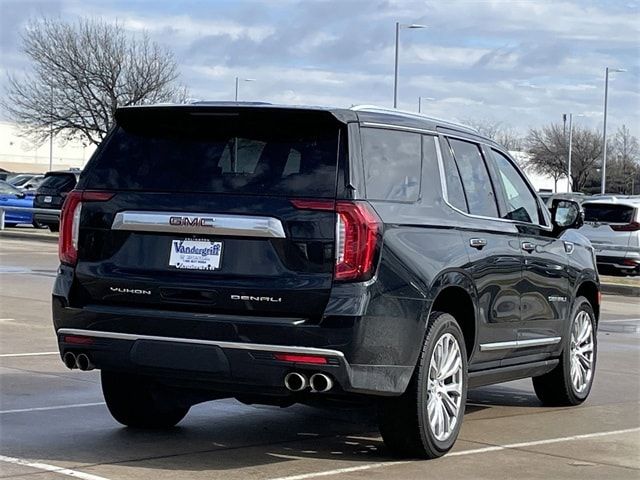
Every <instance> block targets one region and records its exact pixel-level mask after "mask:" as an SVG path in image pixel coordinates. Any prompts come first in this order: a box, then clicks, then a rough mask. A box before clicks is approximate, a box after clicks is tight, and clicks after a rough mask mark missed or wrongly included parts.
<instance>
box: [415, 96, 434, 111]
mask: <svg viewBox="0 0 640 480" xmlns="http://www.w3.org/2000/svg"><path fill="white" fill-rule="evenodd" d="M423 99H424V100H427V101H429V102H435V101H436V99H435V98H433V97H418V113H422V100H423Z"/></svg>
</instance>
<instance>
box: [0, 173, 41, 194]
mask: <svg viewBox="0 0 640 480" xmlns="http://www.w3.org/2000/svg"><path fill="white" fill-rule="evenodd" d="M43 180H44V175H36V174H33V173H21V174H19V175H15V176H13V177H11V178H10V179H9V180H7V182H8V183H10V184H11V185H13V186H14V187H16V188H19V189H20V190H32V191H33V192H35V191H36V189H37V188H38V187H39V186H40V184H41V183H42V181H43Z"/></svg>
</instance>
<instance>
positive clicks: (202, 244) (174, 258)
mask: <svg viewBox="0 0 640 480" xmlns="http://www.w3.org/2000/svg"><path fill="white" fill-rule="evenodd" d="M222 250H223V242H222V241H219V240H208V239H202V238H184V239H172V240H171V251H170V253H169V262H168V265H169V267H170V268H175V269H176V270H205V271H215V270H220V268H221V267H222Z"/></svg>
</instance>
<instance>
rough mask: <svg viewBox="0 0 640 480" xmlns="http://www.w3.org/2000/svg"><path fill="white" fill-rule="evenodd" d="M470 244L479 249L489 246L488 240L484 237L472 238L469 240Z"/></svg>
mask: <svg viewBox="0 0 640 480" xmlns="http://www.w3.org/2000/svg"><path fill="white" fill-rule="evenodd" d="M469 245H470V246H472V247H473V248H477V249H478V250H482V249H483V248H484V247H486V246H487V241H486V240H485V239H484V238H472V239H470V240H469Z"/></svg>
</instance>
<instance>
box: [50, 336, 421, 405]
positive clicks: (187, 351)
mask: <svg viewBox="0 0 640 480" xmlns="http://www.w3.org/2000/svg"><path fill="white" fill-rule="evenodd" d="M57 335H58V346H59V349H60V354H61V356H63V355H64V354H65V353H67V352H73V353H75V354H76V355H78V354H80V353H84V354H86V355H87V356H88V357H89V358H90V359H91V362H92V363H93V364H94V365H95V367H96V368H99V369H108V370H113V371H122V372H128V373H136V374H140V375H148V376H151V377H154V378H156V379H158V380H160V381H161V382H164V383H167V384H170V385H175V386H179V387H183V388H189V389H197V390H209V391H211V392H217V393H219V394H224V395H229V396H234V395H261V396H264V395H268V396H281V397H287V396H291V397H293V396H295V395H305V394H307V393H309V391H308V390H307V391H303V392H299V393H297V394H294V393H292V392H289V391H288V390H287V389H286V388H285V387H284V377H285V376H286V374H287V373H289V372H293V371H295V372H298V373H302V374H304V375H306V376H307V377H310V376H311V375H313V374H314V373H325V374H327V375H329V376H330V377H331V378H332V379H333V380H334V383H335V387H334V388H333V389H332V390H331V391H330V392H329V393H330V394H333V395H335V394H338V395H340V394H373V395H399V394H401V393H402V392H403V391H404V390H405V389H406V386H407V384H408V382H409V380H410V378H411V375H412V373H413V368H411V367H398V366H386V365H384V366H379V365H350V364H349V363H348V362H347V361H346V359H345V357H344V354H343V353H342V352H341V351H339V350H332V349H322V348H313V347H294V346H289V345H269V344H251V343H241V342H224V341H212V340H199V339H191V338H176V337H162V336H152V335H138V334H127V333H119V332H105V331H98V330H86V329H68V328H62V329H59V330H58V331H57ZM78 338H81V339H84V340H86V341H84V342H82V343H78ZM277 353H288V354H297V355H310V356H314V357H320V358H323V359H324V360H325V361H326V363H323V364H308V363H297V362H290V361H281V360H278V359H277V358H276V357H275V354H277Z"/></svg>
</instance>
